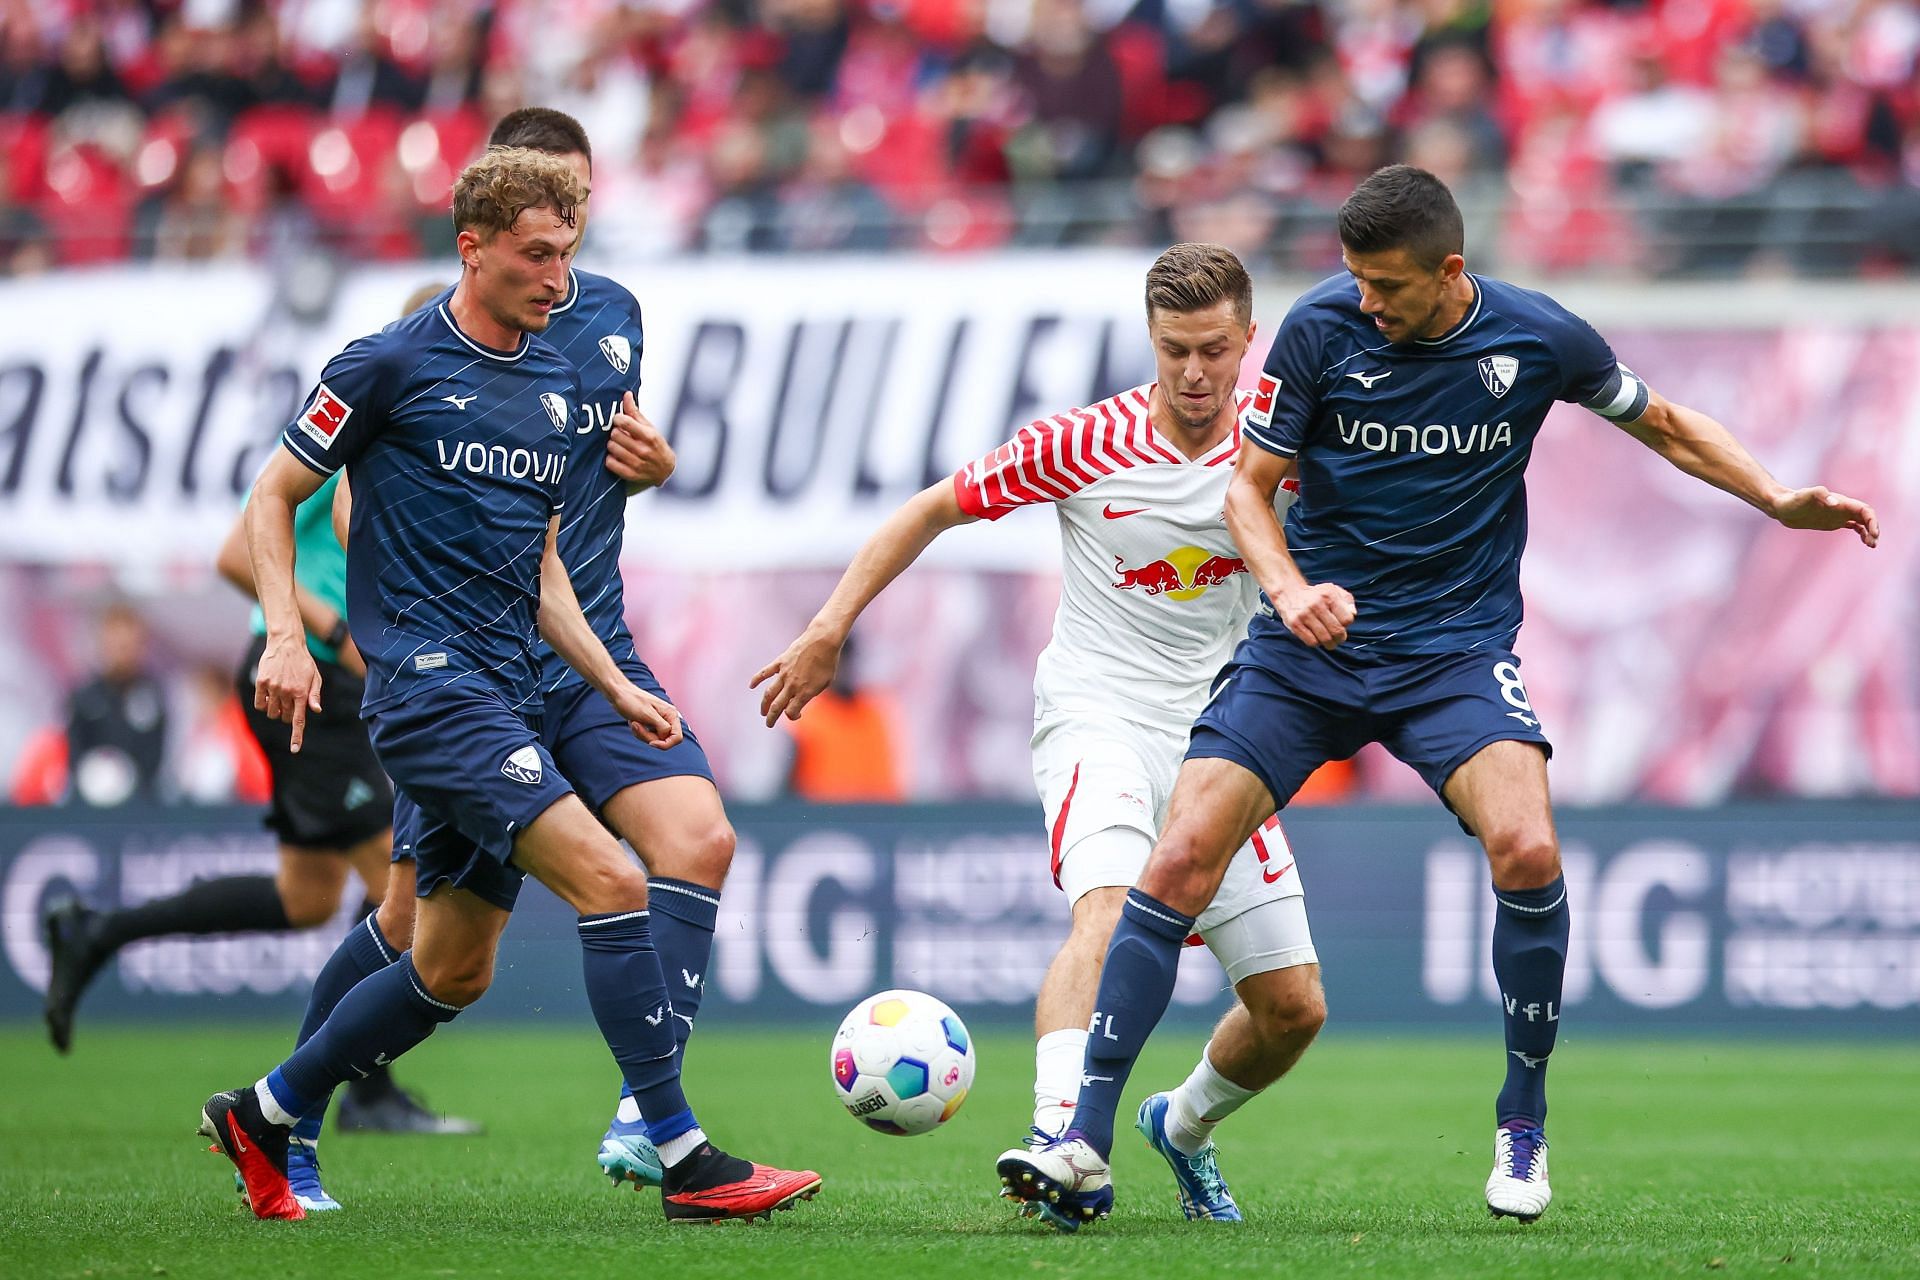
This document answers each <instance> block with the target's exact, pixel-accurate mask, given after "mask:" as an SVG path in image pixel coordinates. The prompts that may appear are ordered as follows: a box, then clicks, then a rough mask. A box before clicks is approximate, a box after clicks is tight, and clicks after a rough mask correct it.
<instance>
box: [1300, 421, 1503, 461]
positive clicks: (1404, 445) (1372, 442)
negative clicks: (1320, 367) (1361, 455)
mask: <svg viewBox="0 0 1920 1280" xmlns="http://www.w3.org/2000/svg"><path fill="white" fill-rule="evenodd" d="M1333 418H1334V423H1335V425H1337V426H1338V427H1339V428H1340V441H1341V443H1342V444H1358V445H1359V446H1360V447H1361V448H1362V449H1365V450H1367V451H1368V452H1369V453H1426V454H1435V455H1438V454H1442V453H1490V452H1492V451H1493V450H1495V449H1503V448H1508V447H1511V446H1512V444H1513V424H1512V423H1510V422H1492V423H1489V422H1476V423H1473V424H1472V425H1470V426H1466V427H1458V426H1441V425H1440V424H1439V423H1437V422H1435V423H1429V424H1428V425H1427V426H1424V427H1416V426H1413V425H1411V424H1409V423H1404V422H1403V423H1401V424H1400V425H1399V426H1397V427H1389V426H1388V425H1387V424H1386V423H1384V422H1362V421H1360V420H1359V419H1358V418H1353V419H1349V418H1347V417H1346V415H1344V414H1340V413H1336V414H1334V415H1333Z"/></svg>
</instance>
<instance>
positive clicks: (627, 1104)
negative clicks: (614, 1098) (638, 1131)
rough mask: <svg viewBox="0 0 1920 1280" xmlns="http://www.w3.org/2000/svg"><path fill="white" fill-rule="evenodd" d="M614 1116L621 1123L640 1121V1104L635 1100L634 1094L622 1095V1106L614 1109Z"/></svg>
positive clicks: (637, 1122)
mask: <svg viewBox="0 0 1920 1280" xmlns="http://www.w3.org/2000/svg"><path fill="white" fill-rule="evenodd" d="M613 1118H614V1119H616V1120H618V1121H619V1122H620V1123H621V1124H639V1123H640V1104H639V1103H638V1102H635V1101H634V1100H633V1095H632V1094H630V1093H626V1094H622V1095H620V1106H619V1108H618V1109H616V1110H615V1111H614V1113H613Z"/></svg>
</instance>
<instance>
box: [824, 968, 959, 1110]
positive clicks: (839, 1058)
mask: <svg viewBox="0 0 1920 1280" xmlns="http://www.w3.org/2000/svg"><path fill="white" fill-rule="evenodd" d="M831 1058H832V1063H831V1065H832V1067H833V1091H834V1096H835V1097H837V1098H839V1099H840V1103H841V1105H842V1106H844V1107H846V1109H847V1114H848V1115H850V1116H852V1117H854V1118H855V1119H856V1120H859V1121H861V1122H862V1123H863V1124H866V1125H868V1126H869V1127H871V1128H874V1129H878V1130H879V1131H880V1132H881V1133H891V1134H895V1135H897V1136H900V1137H908V1136H911V1135H913V1134H917V1133H931V1132H932V1131H933V1130H934V1129H937V1128H939V1127H940V1126H941V1125H942V1124H944V1123H946V1121H947V1120H948V1119H949V1118H950V1117H951V1116H952V1115H953V1113H954V1112H956V1111H958V1110H959V1109H960V1104H961V1103H963V1102H965V1101H966V1100H967V1090H968V1089H969V1088H971V1087H972V1085H973V1037H972V1036H970V1035H968V1034H967V1027H966V1024H965V1023H963V1022H961V1021H960V1017H959V1015H958V1014H956V1013H954V1011H953V1010H951V1009H949V1008H947V1006H946V1005H945V1004H943V1003H941V1002H940V1001H938V1000H936V999H934V998H933V997H932V996H930V995H928V994H927V993H926V992H924V991H882V992H881V993H880V994H879V995H877V996H869V997H867V998H866V999H865V1000H862V1001H861V1002H860V1003H859V1004H857V1005H855V1006H854V1007H853V1012H852V1013H849V1014H848V1015H847V1017H846V1020H845V1021H844V1022H842V1023H841V1024H840V1029H839V1030H838V1031H836V1032H834V1033H833V1052H832V1055H831Z"/></svg>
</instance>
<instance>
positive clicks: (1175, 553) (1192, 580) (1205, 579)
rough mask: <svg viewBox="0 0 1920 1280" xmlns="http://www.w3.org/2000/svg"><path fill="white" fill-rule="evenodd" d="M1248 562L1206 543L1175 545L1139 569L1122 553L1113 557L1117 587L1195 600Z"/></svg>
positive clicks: (1241, 569)
mask: <svg viewBox="0 0 1920 1280" xmlns="http://www.w3.org/2000/svg"><path fill="white" fill-rule="evenodd" d="M1246 571H1247V562H1246V561H1245V560H1242V559H1240V558H1239V557H1237V556H1223V555H1220V554H1219V553H1218V552H1213V551H1208V550H1207V549H1205V548H1204V547H1175V548H1174V549H1173V550H1171V551H1169V552H1167V554H1166V555H1165V556H1163V557H1161V558H1160V559H1158V560H1152V561H1149V562H1147V563H1146V564H1143V565H1141V566H1140V567H1139V568H1137V569H1129V568H1128V567H1127V564H1126V560H1125V559H1124V558H1123V557H1121V556H1115V557H1114V558H1113V574H1114V583H1113V585H1114V589H1115V590H1118V591H1144V592H1146V593H1147V594H1148V595H1150V596H1165V597H1167V598H1168V599H1169V600H1194V599H1197V598H1199V597H1200V596H1203V595H1205V594H1206V593H1207V588H1208V587H1217V586H1219V585H1220V584H1221V583H1223V582H1225V581H1226V580H1227V579H1228V578H1231V577H1232V576H1233V575H1234V574H1236V573H1245V572H1246Z"/></svg>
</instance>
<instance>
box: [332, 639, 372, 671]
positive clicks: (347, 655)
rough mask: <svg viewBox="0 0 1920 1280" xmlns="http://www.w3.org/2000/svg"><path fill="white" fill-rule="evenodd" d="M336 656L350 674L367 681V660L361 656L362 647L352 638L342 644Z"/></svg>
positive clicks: (335, 651)
mask: <svg viewBox="0 0 1920 1280" xmlns="http://www.w3.org/2000/svg"><path fill="white" fill-rule="evenodd" d="M334 656H335V657H336V658H338V659H339V661H340V665H341V666H343V667H345V668H346V669H347V671H348V673H349V674H351V675H356V676H359V677H360V678H361V679H362V680H364V679H366V677H367V660H366V659H365V658H363V657H361V656H360V646H359V645H357V644H355V643H354V642H353V637H352V636H348V637H347V638H346V639H345V640H343V641H341V642H340V647H339V648H338V649H335V650H334Z"/></svg>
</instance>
